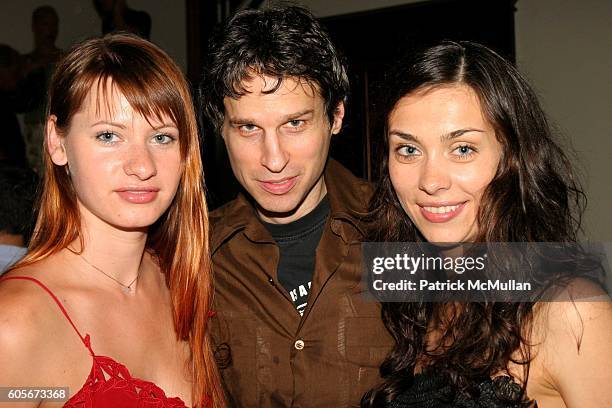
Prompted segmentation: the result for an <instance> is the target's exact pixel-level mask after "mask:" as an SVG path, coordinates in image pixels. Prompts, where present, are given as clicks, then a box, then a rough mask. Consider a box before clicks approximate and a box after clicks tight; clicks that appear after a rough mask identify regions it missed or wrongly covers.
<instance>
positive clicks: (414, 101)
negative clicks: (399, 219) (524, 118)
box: [387, 85, 502, 243]
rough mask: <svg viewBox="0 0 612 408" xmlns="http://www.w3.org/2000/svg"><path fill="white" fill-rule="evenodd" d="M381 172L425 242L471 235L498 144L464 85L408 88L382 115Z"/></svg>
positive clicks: (474, 97) (499, 149) (498, 155)
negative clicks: (384, 151)
mask: <svg viewBox="0 0 612 408" xmlns="http://www.w3.org/2000/svg"><path fill="white" fill-rule="evenodd" d="M388 129H389V133H388V135H387V136H388V138H389V175H390V177H391V182H392V184H393V188H394V189H395V191H396V193H397V196H398V198H399V201H400V203H401V205H402V207H403V208H404V211H406V214H407V215H408V216H409V217H410V219H411V220H412V222H413V223H414V224H415V226H416V227H417V228H418V230H419V231H420V232H421V234H422V235H423V236H424V237H425V239H427V241H429V242H446V243H459V242H469V241H472V240H473V239H474V238H475V236H476V234H477V233H478V225H477V219H476V216H477V213H478V208H479V206H480V201H481V198H482V194H483V192H484V190H485V188H486V187H487V186H488V185H489V183H490V182H491V180H492V179H493V177H494V175H495V173H496V171H497V166H498V164H499V161H500V158H501V154H502V147H501V144H500V143H499V142H498V141H497V138H496V136H495V131H494V130H493V127H492V126H491V124H490V123H489V122H488V121H487V120H486V119H485V117H484V115H483V112H482V108H481V105H480V101H479V99H478V96H477V95H476V93H475V92H474V91H473V90H472V88H470V87H468V86H465V85H449V86H443V87H435V88H428V89H424V90H419V91H416V92H413V93H411V94H408V95H406V96H404V97H403V98H401V99H400V100H399V101H398V102H397V104H396V105H395V107H394V109H393V111H392V112H391V114H390V115H389V119H388Z"/></svg>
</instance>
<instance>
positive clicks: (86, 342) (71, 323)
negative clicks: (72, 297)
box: [0, 276, 95, 356]
mask: <svg viewBox="0 0 612 408" xmlns="http://www.w3.org/2000/svg"><path fill="white" fill-rule="evenodd" d="M9 279H20V280H29V281H32V282H34V283H36V284H37V285H38V286H40V287H41V288H43V289H44V290H45V291H46V292H47V293H48V294H49V295H51V297H52V298H53V300H54V301H55V303H57V305H58V306H59V308H60V310H61V311H62V313H63V314H64V316H66V319H68V322H69V323H70V325H71V326H72V328H73V329H74V331H75V332H76V333H77V334H78V335H79V338H80V339H81V341H82V342H83V344H85V347H87V349H88V350H89V352H90V353H91V355H92V356H93V355H95V354H94V352H93V350H92V349H91V344H90V341H89V334H88V335H86V336H85V337H83V336H82V335H81V332H80V331H79V329H77V328H76V326H75V325H74V323H73V322H72V319H71V318H70V316H68V312H67V311H66V309H65V308H64V305H62V302H60V300H59V299H58V298H57V296H55V294H54V293H53V292H51V290H50V289H49V288H48V287H46V286H45V285H44V284H43V283H42V282H41V281H39V280H38V279H36V278H31V277H29V276H4V277H1V278H0V282H2V281H3V280H9Z"/></svg>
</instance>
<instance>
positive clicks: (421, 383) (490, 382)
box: [386, 371, 537, 408]
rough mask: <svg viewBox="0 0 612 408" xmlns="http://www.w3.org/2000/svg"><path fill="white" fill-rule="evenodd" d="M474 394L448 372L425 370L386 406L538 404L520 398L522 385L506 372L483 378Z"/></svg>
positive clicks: (503, 407)
mask: <svg viewBox="0 0 612 408" xmlns="http://www.w3.org/2000/svg"><path fill="white" fill-rule="evenodd" d="M475 394H476V396H470V395H466V394H464V393H459V392H457V391H456V389H455V388H454V387H453V386H452V384H451V382H450V380H449V379H448V377H447V376H444V375H441V374H436V373H435V372H433V371H426V372H423V373H421V374H417V375H415V377H414V380H413V383H412V386H411V387H410V388H408V389H407V390H405V391H404V392H402V393H401V394H400V395H399V396H398V397H397V398H396V399H395V400H393V401H392V402H390V403H389V404H387V405H386V408H417V407H418V408H526V407H530V408H537V404H536V403H535V402H531V403H530V402H525V401H524V400H523V401H521V400H520V397H521V387H520V386H519V385H518V384H517V383H515V382H514V381H513V380H512V378H510V377H508V376H500V377H495V378H494V379H490V378H488V379H484V380H483V381H482V382H480V383H479V384H478V385H477V386H476V390H475Z"/></svg>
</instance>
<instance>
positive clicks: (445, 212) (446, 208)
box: [418, 202, 465, 222]
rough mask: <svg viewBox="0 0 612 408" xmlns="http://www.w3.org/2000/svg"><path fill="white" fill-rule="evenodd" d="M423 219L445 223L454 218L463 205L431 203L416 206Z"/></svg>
mask: <svg viewBox="0 0 612 408" xmlns="http://www.w3.org/2000/svg"><path fill="white" fill-rule="evenodd" d="M418 205H419V208H420V210H421V214H422V215H423V217H424V218H425V219H426V220H427V221H430V222H446V221H450V220H452V219H453V218H455V217H456V216H457V215H459V213H460V212H461V210H463V207H465V202H463V203H431V204H429V203H428V204H418Z"/></svg>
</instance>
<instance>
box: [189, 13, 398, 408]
mask: <svg viewBox="0 0 612 408" xmlns="http://www.w3.org/2000/svg"><path fill="white" fill-rule="evenodd" d="M209 59H210V60H209V63H208V64H207V66H206V73H205V76H204V79H203V81H202V88H201V95H202V103H203V105H202V107H203V109H204V113H205V116H206V118H207V120H208V121H209V123H210V124H211V125H212V126H213V127H214V128H215V129H216V130H217V132H219V134H220V135H221V136H222V137H223V140H224V142H225V145H226V147H227V151H228V156H229V159H230V164H231V166H232V170H233V172H234V175H235V176H236V178H237V180H238V181H239V183H240V184H241V185H242V187H243V188H244V190H245V194H241V195H239V196H238V198H236V199H235V200H233V201H231V202H230V203H228V204H226V205H225V206H223V207H222V208H220V209H218V210H216V211H214V212H213V213H212V214H211V224H212V238H211V251H212V259H213V265H214V273H215V279H216V281H215V286H216V294H215V310H216V311H217V315H216V316H215V317H213V318H212V319H211V324H212V335H213V340H214V342H215V344H216V345H217V355H218V357H219V359H220V363H221V364H222V374H223V379H224V381H225V385H226V388H227V393H228V400H230V401H232V402H233V403H234V404H235V405H236V406H240V407H295V408H297V407H351V406H358V405H359V401H360V399H361V397H362V395H363V394H364V392H366V391H367V390H369V389H370V388H372V387H373V386H375V385H376V384H377V383H378V382H379V381H380V378H379V374H378V367H379V365H380V363H381V362H382V360H383V358H384V357H385V355H386V354H387V352H388V351H389V350H390V348H391V345H392V340H391V338H390V336H389V334H388V333H387V331H386V330H385V328H384V326H383V324H382V322H381V319H380V307H379V305H378V304H377V303H375V302H372V301H369V300H366V298H365V296H364V294H363V290H364V289H363V287H362V285H361V263H360V262H361V258H360V256H361V252H360V248H361V247H360V242H361V241H362V240H363V239H364V235H365V229H366V225H365V223H364V221H363V216H364V215H365V213H366V210H367V206H368V200H369V198H370V195H371V186H370V185H369V184H368V183H367V182H365V181H363V180H360V179H357V178H356V177H354V176H353V175H352V174H351V173H350V172H349V171H348V170H346V169H345V168H343V167H342V166H341V165H340V164H338V163H337V162H335V161H333V160H331V159H328V151H329V143H330V139H331V137H332V135H333V134H336V133H338V132H339V131H340V129H341V127H342V119H343V117H344V103H345V101H346V97H347V94H348V79H347V75H346V70H345V66H344V64H343V62H342V61H341V59H340V58H339V57H338V55H337V53H336V50H335V49H334V46H333V45H332V43H331V41H330V39H329V37H328V35H327V34H326V33H325V32H324V31H323V29H322V28H321V26H320V25H319V23H318V22H317V21H316V20H315V19H314V18H313V16H312V15H311V14H310V13H309V12H308V11H306V10H304V9H302V8H298V7H282V8H271V9H265V10H248V11H243V12H240V13H238V14H237V15H236V16H234V17H233V18H232V19H230V20H229V22H228V23H227V24H226V25H225V27H223V29H222V30H221V31H220V32H219V33H218V34H217V36H216V37H215V38H214V39H213V41H212V43H211V49H210V54H209ZM211 176H212V177H214V175H211V174H209V177H211Z"/></svg>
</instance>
